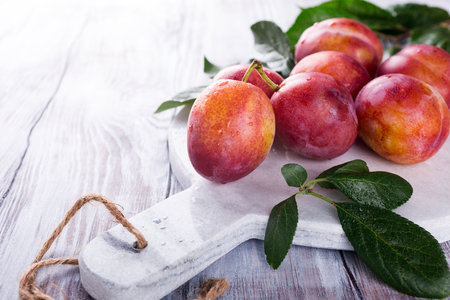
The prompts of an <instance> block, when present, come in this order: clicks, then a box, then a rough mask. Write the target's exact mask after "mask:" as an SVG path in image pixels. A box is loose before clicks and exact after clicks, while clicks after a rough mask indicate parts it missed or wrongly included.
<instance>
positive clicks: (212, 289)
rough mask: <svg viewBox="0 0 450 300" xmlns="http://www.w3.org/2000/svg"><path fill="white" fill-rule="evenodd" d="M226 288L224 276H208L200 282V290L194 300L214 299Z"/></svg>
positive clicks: (226, 281) (226, 282)
mask: <svg viewBox="0 0 450 300" xmlns="http://www.w3.org/2000/svg"><path fill="white" fill-rule="evenodd" d="M227 288H228V280H226V279H225V278H222V279H217V278H210V279H208V280H207V281H204V282H203V283H202V287H201V288H200V292H199V293H198V295H197V298H195V300H215V299H216V298H217V297H219V296H221V295H222V294H223V293H224V292H225V291H226V290H227Z"/></svg>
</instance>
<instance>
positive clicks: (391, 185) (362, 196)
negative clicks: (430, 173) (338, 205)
mask: <svg viewBox="0 0 450 300" xmlns="http://www.w3.org/2000/svg"><path fill="white" fill-rule="evenodd" d="M326 179H327V180H328V181H329V182H331V183H332V184H333V185H334V186H335V187H336V188H337V189H339V190H340V191H341V192H342V193H343V194H344V195H346V196H347V197H349V198H350V199H352V200H353V201H355V202H358V203H363V204H368V205H373V206H376V207H380V208H385V209H394V208H397V207H399V206H400V205H402V204H404V203H405V202H407V201H408V200H409V198H411V195H412V192H413V188H412V186H411V185H410V184H409V182H408V181H406V180H405V179H403V178H402V177H400V176H398V175H395V174H392V173H388V172H368V173H342V174H339V173H338V174H336V173H335V174H333V175H330V176H328V177H326Z"/></svg>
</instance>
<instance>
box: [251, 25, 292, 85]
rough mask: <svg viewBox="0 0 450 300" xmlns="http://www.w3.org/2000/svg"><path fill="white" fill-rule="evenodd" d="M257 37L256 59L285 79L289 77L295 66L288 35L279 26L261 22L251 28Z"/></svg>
mask: <svg viewBox="0 0 450 300" xmlns="http://www.w3.org/2000/svg"><path fill="white" fill-rule="evenodd" d="M251 29H252V32H253V35H254V37H255V58H256V59H257V60H259V61H260V62H261V63H265V64H266V65H267V66H268V67H269V68H270V69H272V70H273V71H275V72H278V73H280V74H281V76H283V77H285V78H286V77H288V76H289V74H290V72H291V70H292V68H293V67H294V65H295V62H294V55H293V53H292V52H291V48H290V46H289V41H288V39H287V36H286V34H285V33H284V32H283V31H282V30H281V28H280V27H278V25H276V24H275V23H273V22H269V21H260V22H258V23H255V24H253V25H252V26H251Z"/></svg>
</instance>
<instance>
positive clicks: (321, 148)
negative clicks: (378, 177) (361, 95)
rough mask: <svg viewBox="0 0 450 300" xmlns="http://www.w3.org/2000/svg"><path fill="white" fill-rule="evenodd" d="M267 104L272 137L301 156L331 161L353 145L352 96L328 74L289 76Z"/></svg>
mask: <svg viewBox="0 0 450 300" xmlns="http://www.w3.org/2000/svg"><path fill="white" fill-rule="evenodd" d="M270 101H271V103H272V106H273V109H274V111H275V119H276V122H277V126H276V136H277V137H278V138H279V139H280V140H281V141H282V142H283V143H284V144H285V145H286V146H287V147H289V148H291V149H292V150H293V151H295V152H297V153H298V154H300V155H302V156H304V157H308V158H311V159H332V158H334V157H337V156H340V155H342V154H344V153H345V152H346V151H347V150H348V149H349V148H350V147H351V146H352V145H353V143H354V142H355V139H356V137H357V134H358V120H357V117H356V113H355V108H354V104H353V99H352V96H351V95H350V92H349V91H348V90H347V88H346V87H345V86H344V85H343V84H342V83H341V82H339V81H338V80H336V79H335V78H333V77H332V76H330V75H327V74H323V73H317V72H304V73H299V74H295V75H293V76H290V77H288V78H287V79H285V80H284V81H283V83H282V84H281V85H280V89H279V90H278V91H277V92H275V94H273V96H272V98H271V99H270Z"/></svg>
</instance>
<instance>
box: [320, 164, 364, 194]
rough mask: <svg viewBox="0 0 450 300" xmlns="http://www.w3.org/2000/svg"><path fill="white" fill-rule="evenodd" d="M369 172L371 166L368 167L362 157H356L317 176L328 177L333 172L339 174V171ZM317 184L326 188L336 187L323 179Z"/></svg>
mask: <svg viewBox="0 0 450 300" xmlns="http://www.w3.org/2000/svg"><path fill="white" fill-rule="evenodd" d="M367 172H369V168H368V167H367V164H366V162H365V161H363V160H361V159H355V160H352V161H349V162H346V163H343V164H340V165H337V166H334V167H332V168H330V169H328V170H325V171H323V172H322V173H320V174H319V176H317V177H316V179H318V178H326V177H328V176H330V175H332V174H339V173H367ZM317 184H318V185H319V186H320V187H322V188H325V189H336V187H335V186H334V185H333V184H332V183H330V182H326V181H322V182H318V183H317Z"/></svg>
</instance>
